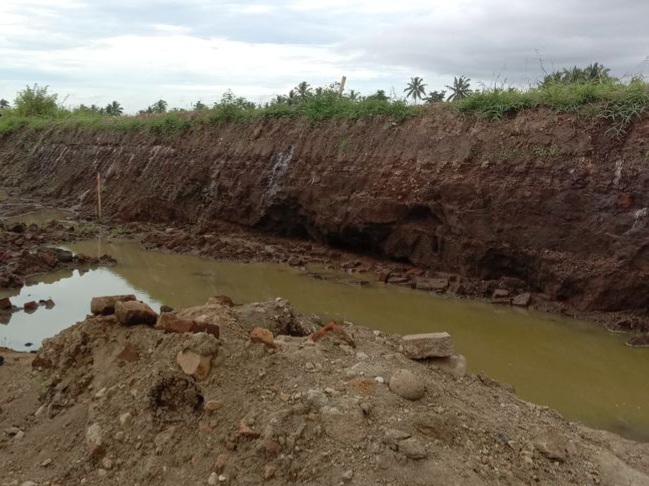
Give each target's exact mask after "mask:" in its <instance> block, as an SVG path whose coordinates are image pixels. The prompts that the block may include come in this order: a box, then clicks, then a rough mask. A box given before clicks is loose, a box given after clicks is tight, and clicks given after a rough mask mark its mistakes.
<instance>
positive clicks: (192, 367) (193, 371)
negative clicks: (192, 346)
mask: <svg viewBox="0 0 649 486" xmlns="http://www.w3.org/2000/svg"><path fill="white" fill-rule="evenodd" d="M176 362H177V363H178V365H179V366H180V368H181V369H182V370H183V372H184V373H185V374H186V375H189V376H192V377H194V378H195V379H196V380H198V381H202V380H204V379H205V378H207V377H208V376H209V374H210V371H211V370H212V357H211V356H204V355H201V354H198V353H196V352H194V351H191V350H189V349H184V350H183V351H180V352H179V353H178V355H177V356H176Z"/></svg>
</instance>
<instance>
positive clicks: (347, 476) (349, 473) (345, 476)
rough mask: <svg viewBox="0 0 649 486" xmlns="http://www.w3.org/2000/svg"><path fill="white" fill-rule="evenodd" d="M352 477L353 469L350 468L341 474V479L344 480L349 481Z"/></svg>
mask: <svg viewBox="0 0 649 486" xmlns="http://www.w3.org/2000/svg"><path fill="white" fill-rule="evenodd" d="M353 477H354V471H352V470H351V469H348V470H347V471H345V472H344V473H343V474H342V478H343V481H345V482H347V481H351V480H352V478H353Z"/></svg>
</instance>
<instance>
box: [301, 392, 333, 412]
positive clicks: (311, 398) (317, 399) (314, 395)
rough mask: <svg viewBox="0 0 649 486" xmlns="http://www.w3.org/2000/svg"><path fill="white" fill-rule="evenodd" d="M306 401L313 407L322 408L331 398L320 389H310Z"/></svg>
mask: <svg viewBox="0 0 649 486" xmlns="http://www.w3.org/2000/svg"><path fill="white" fill-rule="evenodd" d="M306 401H307V402H308V403H309V405H311V407H313V408H315V409H316V410H320V409H321V408H322V407H324V406H326V405H327V404H328V403H329V398H328V397H327V395H325V394H324V393H323V392H321V391H320V390H309V391H308V392H306Z"/></svg>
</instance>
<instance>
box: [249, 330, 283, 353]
mask: <svg viewBox="0 0 649 486" xmlns="http://www.w3.org/2000/svg"><path fill="white" fill-rule="evenodd" d="M250 341H252V342H253V343H261V344H264V345H265V346H267V347H269V348H271V349H275V348H276V347H277V346H276V345H275V340H274V339H273V333H272V332H270V331H269V330H268V329H265V328H263V327H255V328H254V329H253V330H252V331H250Z"/></svg>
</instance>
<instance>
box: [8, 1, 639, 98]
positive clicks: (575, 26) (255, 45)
mask: <svg viewBox="0 0 649 486" xmlns="http://www.w3.org/2000/svg"><path fill="white" fill-rule="evenodd" d="M647 19H649V1H648V0H615V1H613V0H544V1H538V0H533V1H532V0H453V1H450V0H410V1H407V2H405V1H397V0H391V1H386V0H321V1H307V0H276V1H273V2H260V1H256V2H255V1H247V0H243V1H238V2H234V1H216V0H0V98H7V99H9V100H13V98H14V97H15V94H16V92H17V90H18V89H21V88H22V87H24V86H25V85H26V84H32V83H39V84H43V85H49V86H50V88H51V90H52V91H54V92H57V93H59V94H60V95H61V97H67V98H66V104H68V105H77V104H79V103H85V104H90V103H96V104H100V105H105V104H107V103H108V102H110V101H112V100H113V99H115V100H118V101H120V102H121V103H122V104H123V105H124V106H125V108H126V109H127V111H136V110H138V109H140V108H144V107H146V106H147V105H149V104H151V103H153V102H154V101H156V100H157V99H159V98H164V99H166V100H167V101H169V104H170V105H171V106H178V107H189V106H190V105H191V104H192V103H193V102H195V101H197V100H202V101H204V102H206V103H211V102H213V101H215V100H217V99H218V98H219V97H220V95H221V94H222V93H223V92H224V91H225V90H227V89H228V88H231V89H232V90H233V91H234V92H235V93H236V94H237V95H242V96H246V97H248V98H250V99H251V100H254V101H264V100H267V99H269V98H270V97H271V96H272V95H274V94H278V93H286V92H287V91H288V90H289V89H290V88H291V87H293V86H295V85H296V84H297V83H298V82H300V81H302V80H306V81H308V82H309V83H310V84H312V85H315V86H318V85H325V84H329V83H331V82H333V81H336V80H338V79H340V77H341V76H342V75H346V76H347V77H348V84H347V87H348V88H349V89H355V90H357V91H361V92H362V93H366V94H368V93H371V92H373V91H376V90H377V89H385V90H386V91H388V92H390V90H391V89H394V91H395V92H396V93H397V94H399V95H401V94H402V92H403V88H404V86H405V83H406V82H407V81H408V80H409V79H410V77H411V76H421V77H423V78H424V80H425V81H426V83H427V84H428V87H429V89H440V88H443V86H444V85H445V84H450V83H451V82H452V79H453V76H454V75H466V76H469V77H470V78H472V80H473V85H474V86H475V85H477V84H479V83H486V84H493V83H503V82H504V83H506V84H514V85H522V86H526V85H529V84H531V83H534V82H535V81H537V80H538V79H539V78H540V77H541V76H542V74H543V72H542V69H541V67H540V60H543V62H544V66H545V69H547V70H548V71H550V70H552V69H555V68H560V67H565V66H572V65H575V64H578V65H586V64H589V63H591V62H595V61H598V62H600V63H603V64H605V65H606V66H608V67H610V68H611V69H612V71H613V72H614V74H616V75H618V76H624V75H634V74H647V75H649V61H648V60H647V59H648V56H649V28H647Z"/></svg>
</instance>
